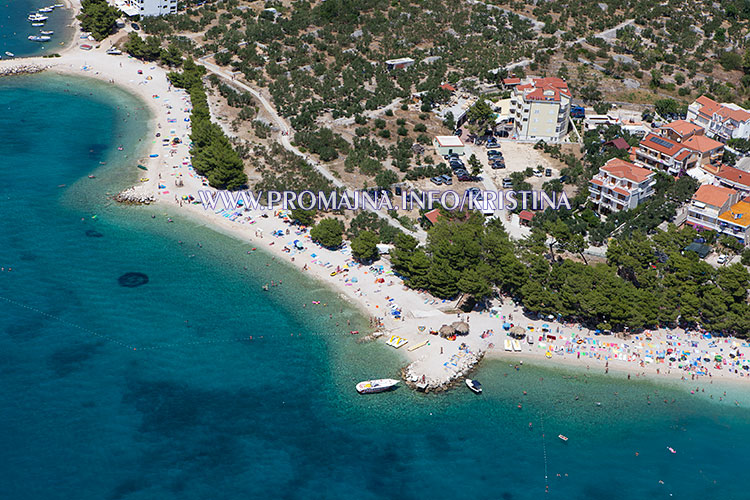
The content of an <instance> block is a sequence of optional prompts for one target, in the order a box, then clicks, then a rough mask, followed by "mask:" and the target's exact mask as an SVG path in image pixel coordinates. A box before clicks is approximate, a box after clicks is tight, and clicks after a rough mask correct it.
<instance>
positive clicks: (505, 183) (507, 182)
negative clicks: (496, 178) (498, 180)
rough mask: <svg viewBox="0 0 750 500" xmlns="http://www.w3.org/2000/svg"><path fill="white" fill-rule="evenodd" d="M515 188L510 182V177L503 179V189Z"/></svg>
mask: <svg viewBox="0 0 750 500" xmlns="http://www.w3.org/2000/svg"><path fill="white" fill-rule="evenodd" d="M512 187H513V181H512V180H510V177H506V178H505V179H503V188H504V189H508V188H512Z"/></svg>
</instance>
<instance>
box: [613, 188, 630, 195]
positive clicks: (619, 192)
mask: <svg viewBox="0 0 750 500" xmlns="http://www.w3.org/2000/svg"><path fill="white" fill-rule="evenodd" d="M612 191H614V192H615V193H617V194H621V195H623V196H630V193H629V192H628V191H625V190H624V189H623V188H621V187H614V188H612Z"/></svg>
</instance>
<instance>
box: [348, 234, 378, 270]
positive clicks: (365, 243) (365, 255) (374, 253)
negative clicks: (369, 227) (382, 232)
mask: <svg viewBox="0 0 750 500" xmlns="http://www.w3.org/2000/svg"><path fill="white" fill-rule="evenodd" d="M379 241H380V239H379V238H378V235H376V234H375V233H372V232H370V231H362V232H360V233H359V234H358V235H357V236H356V237H355V238H354V239H353V240H352V243H351V245H352V255H353V256H354V258H355V259H357V260H358V261H360V262H372V261H374V260H377V258H378V256H379V255H380V254H379V253H378V247H377V245H378V242H379Z"/></svg>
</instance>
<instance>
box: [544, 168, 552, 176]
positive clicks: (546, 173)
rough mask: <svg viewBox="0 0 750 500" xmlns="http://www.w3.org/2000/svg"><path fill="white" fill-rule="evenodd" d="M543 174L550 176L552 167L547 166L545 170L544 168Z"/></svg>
mask: <svg viewBox="0 0 750 500" xmlns="http://www.w3.org/2000/svg"><path fill="white" fill-rule="evenodd" d="M544 176H545V177H552V169H551V168H548V169H547V170H545V171H544Z"/></svg>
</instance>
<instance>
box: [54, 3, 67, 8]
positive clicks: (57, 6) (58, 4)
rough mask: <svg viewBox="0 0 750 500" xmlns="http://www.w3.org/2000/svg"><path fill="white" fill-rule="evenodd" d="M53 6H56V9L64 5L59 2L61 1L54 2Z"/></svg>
mask: <svg viewBox="0 0 750 500" xmlns="http://www.w3.org/2000/svg"><path fill="white" fill-rule="evenodd" d="M53 7H54V8H56V9H60V8H62V7H65V5H64V4H61V3H56V4H55V5H53Z"/></svg>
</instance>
